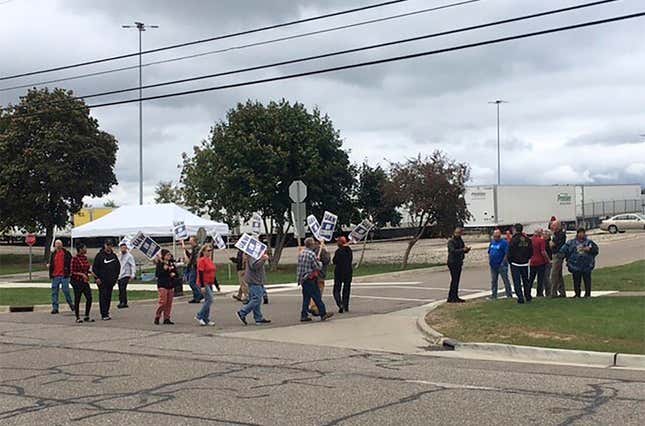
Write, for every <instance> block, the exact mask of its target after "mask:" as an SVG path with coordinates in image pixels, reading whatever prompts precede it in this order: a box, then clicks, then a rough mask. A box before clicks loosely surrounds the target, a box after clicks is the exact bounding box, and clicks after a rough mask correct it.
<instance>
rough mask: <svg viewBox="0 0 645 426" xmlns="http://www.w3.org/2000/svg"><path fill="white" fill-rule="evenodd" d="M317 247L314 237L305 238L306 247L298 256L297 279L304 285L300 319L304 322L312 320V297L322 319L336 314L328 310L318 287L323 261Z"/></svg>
mask: <svg viewBox="0 0 645 426" xmlns="http://www.w3.org/2000/svg"><path fill="white" fill-rule="evenodd" d="M315 248H316V242H315V241H314V239H313V238H311V237H308V238H305V248H304V249H303V250H302V251H301V252H300V255H299V256H298V268H297V279H298V284H299V285H301V286H302V310H301V312H300V321H302V322H308V321H311V318H310V317H309V302H310V301H311V299H313V300H314V303H315V304H316V306H318V310H319V313H320V320H321V321H325V320H327V319H329V318H331V317H332V316H334V314H333V313H332V312H327V309H326V308H325V303H324V302H323V301H322V297H321V295H320V289H319V288H318V283H317V280H318V276H319V275H320V269H321V268H322V263H321V262H320V259H318V256H316V252H315V251H314V250H315Z"/></svg>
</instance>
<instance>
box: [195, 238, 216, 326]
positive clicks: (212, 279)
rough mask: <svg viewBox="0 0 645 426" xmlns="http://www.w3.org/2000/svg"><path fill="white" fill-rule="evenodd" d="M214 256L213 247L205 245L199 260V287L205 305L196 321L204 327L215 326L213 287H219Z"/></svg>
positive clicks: (200, 252) (198, 313)
mask: <svg viewBox="0 0 645 426" xmlns="http://www.w3.org/2000/svg"><path fill="white" fill-rule="evenodd" d="M212 256H213V246H212V245H210V244H204V246H203V247H202V248H201V250H200V251H199V258H198V259H197V286H198V287H199V289H200V291H201V293H202V295H203V296H204V303H203V304H202V307H201V309H200V310H199V312H197V315H196V316H195V319H196V320H197V322H198V323H199V325H202V326H204V325H215V323H214V322H213V321H211V319H210V316H211V306H212V304H213V286H214V285H215V286H217V278H216V275H215V273H216V271H217V268H216V267H215V264H214V263H213V259H212Z"/></svg>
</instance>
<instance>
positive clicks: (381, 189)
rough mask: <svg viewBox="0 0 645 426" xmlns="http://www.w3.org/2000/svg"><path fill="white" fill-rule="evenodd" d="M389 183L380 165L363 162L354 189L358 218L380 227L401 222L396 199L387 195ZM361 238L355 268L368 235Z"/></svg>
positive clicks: (361, 259)
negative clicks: (360, 248) (359, 252)
mask: <svg viewBox="0 0 645 426" xmlns="http://www.w3.org/2000/svg"><path fill="white" fill-rule="evenodd" d="M389 185H391V182H390V179H389V177H388V175H387V173H386V172H385V170H383V168H382V167H381V166H376V167H371V166H370V165H369V164H367V162H366V161H365V162H363V164H362V165H361V167H360V169H359V174H358V185H357V191H356V204H357V208H358V211H359V215H360V219H368V220H369V221H370V222H372V223H373V224H374V227H375V228H382V227H384V226H387V225H388V224H389V225H391V226H398V225H399V224H400V223H401V213H399V212H398V211H397V209H396V208H397V207H398V203H397V200H395V199H392V197H389V196H388V193H387V188H388V186H389ZM370 235H373V231H371V232H370V233H369V235H368V236H366V237H365V240H363V250H362V251H361V257H360V258H359V260H358V262H357V264H356V268H357V269H358V268H359V267H360V266H361V264H362V263H363V258H364V256H365V250H366V248H367V243H368V239H369V236H370Z"/></svg>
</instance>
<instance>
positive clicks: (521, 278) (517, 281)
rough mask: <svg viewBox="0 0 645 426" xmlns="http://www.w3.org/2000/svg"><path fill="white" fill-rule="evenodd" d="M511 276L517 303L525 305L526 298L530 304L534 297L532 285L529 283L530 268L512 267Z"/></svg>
mask: <svg viewBox="0 0 645 426" xmlns="http://www.w3.org/2000/svg"><path fill="white" fill-rule="evenodd" d="M511 275H512V276H513V287H514V288H515V294H516V295H517V301H518V302H519V303H524V298H526V301H527V302H530V301H531V299H532V297H531V283H530V282H529V267H528V266H515V265H511ZM522 285H523V287H522Z"/></svg>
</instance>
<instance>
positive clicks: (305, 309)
mask: <svg viewBox="0 0 645 426" xmlns="http://www.w3.org/2000/svg"><path fill="white" fill-rule="evenodd" d="M311 299H314V303H315V304H316V306H318V313H319V314H320V317H321V318H322V317H324V316H325V315H326V314H327V309H326V308H325V304H324V303H323V301H322V297H321V296H320V288H318V283H317V282H316V281H315V280H305V281H304V282H303V283H302V310H301V311H300V318H307V317H308V316H309V302H310V301H311Z"/></svg>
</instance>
